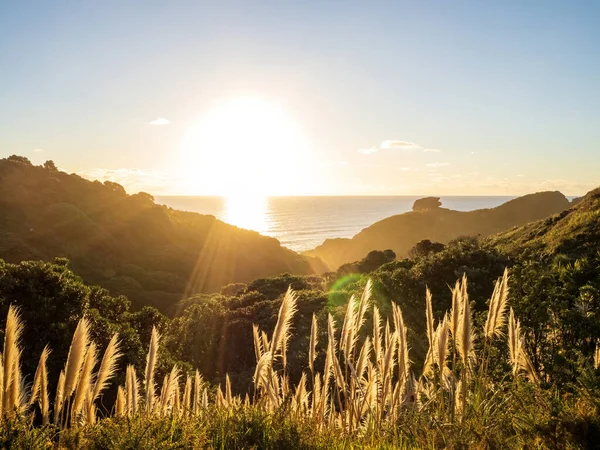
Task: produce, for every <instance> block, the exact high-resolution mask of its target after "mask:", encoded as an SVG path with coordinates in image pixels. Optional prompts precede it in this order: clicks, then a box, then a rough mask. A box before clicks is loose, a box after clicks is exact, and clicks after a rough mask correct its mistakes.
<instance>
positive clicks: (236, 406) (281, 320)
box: [0, 273, 600, 437]
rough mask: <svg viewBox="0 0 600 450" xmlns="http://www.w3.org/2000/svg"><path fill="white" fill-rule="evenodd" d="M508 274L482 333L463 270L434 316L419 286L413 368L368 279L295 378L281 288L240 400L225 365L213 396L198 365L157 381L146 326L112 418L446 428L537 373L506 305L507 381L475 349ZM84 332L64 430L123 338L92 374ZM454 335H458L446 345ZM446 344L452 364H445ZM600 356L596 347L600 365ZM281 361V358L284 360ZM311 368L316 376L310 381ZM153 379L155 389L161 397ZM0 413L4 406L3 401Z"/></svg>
mask: <svg viewBox="0 0 600 450" xmlns="http://www.w3.org/2000/svg"><path fill="white" fill-rule="evenodd" d="M507 280H508V275H507V273H505V274H504V276H503V278H502V279H501V280H498V282H497V283H496V288H495V291H494V294H493V295H492V299H491V301H490V309H489V313H488V321H487V322H486V325H485V327H484V329H483V330H480V331H479V333H478V332H477V330H476V327H475V325H474V323H473V318H472V314H471V308H470V304H469V298H468V290H467V278H466V277H463V278H462V279H461V280H459V281H458V282H457V284H456V285H455V287H454V289H453V290H452V309H451V311H450V313H449V314H445V315H444V316H442V319H441V320H440V321H439V322H438V323H437V326H436V323H435V321H434V318H433V308H432V298H431V293H430V292H429V290H427V291H426V294H425V314H424V317H425V321H426V327H425V330H426V331H425V333H426V336H427V341H428V343H429V350H428V357H427V361H428V363H427V365H426V368H425V369H424V370H423V371H422V373H420V374H419V373H418V372H417V373H415V370H414V368H413V366H412V364H411V357H410V342H409V337H411V336H412V335H411V334H409V330H408V328H407V326H406V325H405V322H404V317H403V313H402V310H401V308H400V307H399V306H398V305H397V304H395V303H392V304H391V316H390V317H388V318H384V319H382V317H381V313H380V311H379V309H378V308H377V307H376V306H374V305H372V303H371V302H370V296H371V291H372V285H371V283H370V282H368V283H367V284H366V286H365V289H364V291H363V293H362V296H361V297H360V300H359V301H357V300H356V298H358V297H353V298H351V299H350V301H349V303H348V305H347V306H346V314H345V316H344V317H343V318H342V319H341V321H338V322H336V319H335V318H334V316H333V315H332V314H328V316H327V342H326V343H323V344H321V350H324V351H325V362H324V366H323V367H318V366H317V364H316V361H317V355H318V352H319V341H318V324H317V318H316V316H315V315H314V314H313V316H312V323H311V330H310V336H309V338H308V364H307V366H308V370H305V371H302V372H301V373H299V375H300V378H299V382H298V383H296V384H295V385H292V384H291V383H290V380H289V379H288V376H287V373H286V368H285V353H286V346H287V342H288V341H289V340H290V339H292V338H293V337H292V335H291V323H292V320H293V318H294V314H295V313H296V310H297V306H296V302H297V300H296V294H295V293H294V292H293V291H292V290H291V289H288V291H287V292H286V294H285V296H284V298H283V301H282V303H281V306H280V308H279V313H278V318H277V324H276V326H275V328H274V330H273V333H272V335H271V336H270V337H269V336H268V335H267V334H266V333H265V331H263V330H260V329H259V328H258V327H257V326H254V327H253V329H252V337H253V344H254V353H255V357H256V360H257V361H256V367H255V370H254V376H253V383H254V395H253V398H252V399H250V398H249V397H246V398H245V399H244V400H242V398H241V397H239V396H237V395H236V393H235V392H234V390H233V389H232V384H231V380H230V378H229V375H228V374H225V376H224V378H225V383H224V386H223V387H224V390H223V388H222V387H221V386H220V385H219V386H217V388H216V390H215V391H213V392H215V395H214V397H212V401H211V398H209V390H208V389H207V387H206V386H205V383H204V381H203V380H202V377H201V375H200V373H199V372H198V371H195V372H194V373H182V372H181V370H180V368H179V367H178V366H177V365H175V366H173V368H172V369H171V371H170V372H168V373H167V374H166V375H165V376H164V379H163V381H162V384H161V383H156V382H155V370H156V367H157V360H158V354H159V344H160V336H159V334H158V332H157V330H156V329H155V328H153V330H152V334H151V338H150V343H149V348H148V353H147V356H146V365H145V372H144V379H143V381H144V387H145V392H144V394H145V395H144V396H143V398H144V399H145V404H144V400H142V399H140V393H141V391H140V386H139V384H140V382H139V381H138V377H137V375H136V371H135V369H134V367H133V366H131V365H128V366H127V367H126V369H125V383H124V385H123V386H118V388H117V395H116V402H115V404H114V408H113V409H112V412H113V414H114V415H116V416H126V417H127V419H126V420H127V421H128V422H129V421H132V420H133V418H134V417H135V420H138V419H143V418H145V417H148V418H151V420H161V419H160V418H161V417H167V418H170V419H168V420H173V421H174V420H182V418H186V419H187V418H189V417H192V416H193V417H200V418H202V419H203V420H205V419H207V418H210V417H211V415H220V414H221V413H223V415H224V416H226V417H233V416H235V414H237V413H239V412H240V411H244V410H245V408H256V410H257V411H260V412H261V413H264V414H267V415H268V417H272V418H274V417H283V418H286V419H285V420H287V418H290V419H292V420H294V421H296V422H294V423H298V424H301V423H306V422H308V421H310V426H311V427H312V428H311V429H313V430H315V432H316V433H321V432H330V431H331V432H336V433H337V432H339V433H341V434H342V435H349V436H375V437H376V436H378V435H379V433H380V430H394V429H396V427H397V426H398V425H400V426H401V425H402V423H403V422H402V421H405V420H412V419H410V418H415V417H420V418H423V419H422V420H432V421H435V423H437V424H440V425H441V426H443V428H444V429H448V430H451V429H452V428H451V427H453V426H455V425H456V426H459V425H460V424H462V423H465V421H466V420H469V417H472V416H473V414H477V413H478V412H477V411H481V410H482V409H481V408H483V410H485V408H487V407H488V406H487V404H486V401H487V399H489V397H490V395H493V394H490V392H491V393H493V392H499V391H500V388H501V389H510V388H512V386H518V385H519V383H527V380H526V379H529V380H532V381H536V380H537V374H536V373H535V370H534V367H533V365H532V363H531V360H530V359H529V357H528V355H527V353H526V351H525V348H524V338H523V335H522V332H521V328H520V324H519V322H518V320H517V319H516V318H515V316H514V312H513V311H512V309H511V310H510V315H509V320H508V332H507V333H506V334H507V338H508V348H509V358H508V359H509V362H510V363H511V365H512V374H513V380H514V381H513V385H511V387H505V386H504V385H503V384H500V385H494V384H493V383H492V381H491V380H490V379H489V378H488V377H487V376H486V375H485V373H484V372H485V370H484V369H482V368H483V367H484V358H483V357H482V353H485V351H484V352H481V350H480V349H479V348H478V350H477V352H476V351H475V336H479V337H480V338H481V337H483V342H484V345H487V344H486V343H488V341H490V342H491V340H492V338H493V337H494V338H495V337H499V336H502V335H503V334H504V333H505V331H504V328H505V325H506V320H505V319H503V317H502V316H504V315H506V314H505V311H506V302H507V299H506V297H507V293H508V289H507V284H506V283H507ZM369 310H371V311H372V318H373V330H372V334H371V333H368V336H366V337H364V338H363V337H362V336H365V334H367V333H363V330H362V328H363V325H364V323H365V317H366V316H367V315H368V314H369ZM9 314H10V320H8V321H7V331H6V339H5V343H4V344H5V345H4V353H3V354H2V355H1V357H0V385H1V386H2V389H1V390H0V391H1V394H2V395H3V398H2V399H0V402H1V403H2V405H3V406H4V405H7V404H10V405H12V410H13V411H14V410H15V406H16V408H17V410H18V409H19V408H21V409H23V408H22V407H21V406H19V405H20V402H22V400H16V402H15V400H14V399H15V398H17V397H18V398H21V399H22V393H23V392H24V389H23V388H22V387H21V385H22V382H21V380H22V379H23V377H22V376H21V374H20V371H16V369H15V367H18V363H17V364H16V365H15V362H14V360H15V359H16V360H17V361H18V355H19V352H20V348H19V346H18V337H19V335H20V330H21V329H22V325H21V324H20V321H19V317H18V312H17V311H16V310H12V309H11V310H10V311H9ZM386 319H387V320H386ZM384 321H385V326H384V327H383V326H382V324H383V323H384ZM338 324H341V330H339V331H341V332H338ZM89 331H90V330H89V323H88V322H87V320H86V319H82V320H81V321H80V322H79V324H78V326H77V329H76V330H75V333H74V335H73V341H72V344H71V347H70V349H69V354H68V357H67V362H66V364H65V369H64V370H63V371H61V373H60V376H59V381H58V385H57V389H56V397H55V401H54V422H55V424H57V426H58V428H63V429H64V427H65V426H66V425H69V424H70V426H71V427H74V428H76V427H82V426H88V425H91V424H93V423H94V422H95V421H96V405H95V401H96V400H98V398H99V397H100V395H101V394H102V392H103V391H104V390H105V389H106V388H107V387H108V386H109V385H110V382H111V380H112V378H114V376H115V375H116V373H117V362H118V359H119V357H120V355H121V352H120V348H119V341H118V337H117V336H116V335H115V336H113V337H112V338H111V340H110V342H109V344H108V346H107V348H106V349H105V351H104V354H103V357H102V360H101V361H100V363H99V367H98V370H97V372H94V368H95V366H96V362H97V355H98V352H97V348H96V344H95V343H94V342H91V340H90V338H89ZM450 338H452V344H453V345H450V344H451V341H450ZM488 344H489V343H488ZM490 345H491V344H490ZM450 353H452V360H453V364H452V366H451V367H448V365H449V362H448V361H449V360H450V359H451V358H450ZM7 355H9V356H7ZM48 355H49V349H48V348H45V349H44V351H43V352H42V355H41V356H40V362H39V364H38V368H37V370H36V374H35V377H34V381H33V388H32V390H31V397H30V399H29V404H31V405H33V404H36V403H39V405H40V410H41V412H42V416H43V422H44V423H48V422H49V410H50V405H49V402H48V388H47V370H46V365H47V359H48ZM11 358H12V360H11ZM279 358H280V359H279ZM457 358H458V360H457ZM598 359H600V356H599V354H598V350H597V351H596V360H595V363H594V364H595V365H596V366H597V365H598ZM280 362H281V363H284V364H283V367H282V365H281V364H280ZM456 362H458V364H456ZM478 364H479V368H480V369H481V370H480V371H479V374H480V378H477V376H478V375H477V373H478V371H476V370H475V369H476V368H477V366H478ZM7 368H8V369H7ZM1 369H4V370H1ZM309 371H310V373H309ZM17 372H18V373H17ZM520 375H524V377H522V376H520ZM309 376H310V377H311V378H312V380H310V379H308V377H309ZM7 378H8V380H9V381H8V382H7ZM311 381H312V383H311ZM496 383H497V382H496ZM14 386H18V389H17V390H16V391H13V389H14ZM158 389H159V392H160V395H159V396H157V395H156V391H157V390H158ZM73 394H74V397H73ZM7 395H8V398H9V399H10V400H9V401H8V403H7V400H6V398H7V397H6V396H7ZM15 396H17V397H15ZM482 399H483V400H482ZM71 400H72V403H71ZM65 405H67V406H66V407H65ZM477 408H480V409H479V410H478V409H477ZM99 409H100V408H99ZM3 411H5V413H6V412H8V410H7V409H6V408H4V409H3ZM286 414H289V416H285V415H286Z"/></svg>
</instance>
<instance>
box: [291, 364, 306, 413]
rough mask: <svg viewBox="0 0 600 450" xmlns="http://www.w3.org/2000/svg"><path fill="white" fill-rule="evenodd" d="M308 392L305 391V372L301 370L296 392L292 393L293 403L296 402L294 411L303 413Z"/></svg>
mask: <svg viewBox="0 0 600 450" xmlns="http://www.w3.org/2000/svg"><path fill="white" fill-rule="evenodd" d="M307 398H308V394H307V392H306V372H302V376H301V377H300V381H299V382H298V386H296V393H295V394H294V403H295V404H296V411H297V412H300V413H304V412H305V411H306V401H307Z"/></svg>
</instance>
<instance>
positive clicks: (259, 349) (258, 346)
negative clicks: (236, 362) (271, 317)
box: [252, 324, 264, 362]
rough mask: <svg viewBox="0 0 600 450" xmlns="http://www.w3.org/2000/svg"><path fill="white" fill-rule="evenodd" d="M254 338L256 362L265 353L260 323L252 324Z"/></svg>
mask: <svg viewBox="0 0 600 450" xmlns="http://www.w3.org/2000/svg"><path fill="white" fill-rule="evenodd" d="M252 338H253V340H254V356H255V357H256V362H258V360H259V359H260V357H261V356H262V354H263V351H264V348H263V345H262V341H261V340H260V332H259V329H258V325H256V324H253V325H252Z"/></svg>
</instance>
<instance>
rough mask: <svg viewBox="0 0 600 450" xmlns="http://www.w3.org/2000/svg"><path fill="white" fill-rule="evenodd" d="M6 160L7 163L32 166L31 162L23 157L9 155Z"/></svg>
mask: <svg viewBox="0 0 600 450" xmlns="http://www.w3.org/2000/svg"><path fill="white" fill-rule="evenodd" d="M6 159H7V161H12V162H16V163H19V164H27V165H28V166H31V165H32V164H31V161H29V159H27V158H25V157H24V156H19V155H10V156H9V157H8V158H6Z"/></svg>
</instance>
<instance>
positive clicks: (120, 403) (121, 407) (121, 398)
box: [115, 386, 125, 417]
mask: <svg viewBox="0 0 600 450" xmlns="http://www.w3.org/2000/svg"><path fill="white" fill-rule="evenodd" d="M115 415H116V416H117V417H121V416H124V415H125V392H124V391H123V387H122V386H119V387H118V389H117V402H116V403H115Z"/></svg>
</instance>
